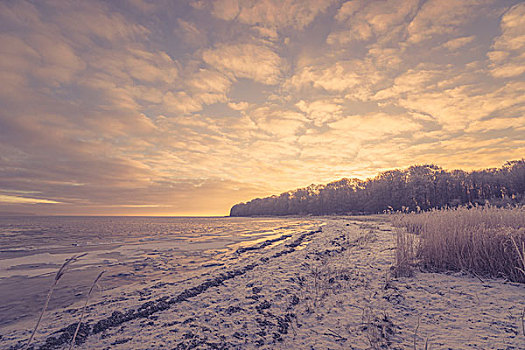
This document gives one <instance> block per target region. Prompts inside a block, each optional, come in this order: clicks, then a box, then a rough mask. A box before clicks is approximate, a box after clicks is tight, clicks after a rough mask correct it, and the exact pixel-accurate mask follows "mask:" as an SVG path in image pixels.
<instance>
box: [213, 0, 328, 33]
mask: <svg viewBox="0 0 525 350" xmlns="http://www.w3.org/2000/svg"><path fill="white" fill-rule="evenodd" d="M332 3H334V1H333V0H325V1H318V0H284V1H282V0H261V1H250V0H215V1H214V2H213V5H212V14H213V15H214V16H216V17H218V18H220V19H223V20H228V21H229V20H233V19H236V20H238V21H239V22H241V23H245V24H250V25H260V24H262V25H264V26H267V27H272V28H276V29H279V30H281V29H284V28H286V27H292V28H294V29H296V30H302V29H304V27H306V26H307V25H309V24H310V23H312V21H313V20H314V19H315V17H316V16H317V15H318V14H319V13H322V12H324V11H326V9H327V8H328V7H329V6H330V5H331V4H332Z"/></svg>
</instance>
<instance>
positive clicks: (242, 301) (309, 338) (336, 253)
mask: <svg viewBox="0 0 525 350" xmlns="http://www.w3.org/2000/svg"><path fill="white" fill-rule="evenodd" d="M321 221H323V224H321V225H319V228H315V229H309V230H301V229H297V230H294V231H293V233H292V234H290V233H288V232H286V233H284V232H283V233H282V234H281V235H277V236H272V237H271V238H266V239H264V240H260V241H258V242H255V243H253V244H252V245H248V246H242V247H239V248H237V249H236V252H235V254H234V256H232V257H231V258H230V259H229V260H228V263H226V264H222V265H219V266H210V267H209V269H207V270H206V271H204V272H203V273H202V274H198V275H189V276H188V277H186V278H180V279H178V280H177V278H176V276H172V278H171V279H169V281H168V279H165V280H162V279H161V280H158V281H155V282H152V283H149V284H148V283H144V284H140V285H136V284H130V285H122V286H121V287H118V288H113V289H108V290H105V291H101V292H98V293H97V295H96V297H94V298H93V301H92V302H90V305H89V306H88V310H87V315H86V319H85V320H86V323H87V326H86V327H83V328H81V332H80V334H79V338H78V339H79V340H81V342H82V344H80V345H77V346H76V348H78V349H158V348H166V349H192V348H197V349H227V348H228V349H251V348H254V349H255V348H263V349H370V348H392V349H396V348H397V349H407V348H414V346H416V347H417V348H424V347H425V343H427V344H428V346H429V348H432V349H448V348H451V349H468V348H478V349H479V348H482V349H520V348H523V344H525V336H524V335H523V333H522V332H523V329H522V327H523V326H522V325H523V310H524V308H525V286H524V285H520V284H517V283H509V282H505V281H503V280H484V279H483V280H480V279H478V278H476V277H473V276H468V275H462V274H459V273H455V274H435V273H424V272H416V273H415V275H414V276H412V277H402V278H394V277H393V276H392V272H391V266H392V265H393V264H394V247H395V231H394V230H395V229H394V228H393V227H392V226H391V225H390V223H389V222H388V221H387V220H386V219H385V218H384V217H380V216H376V217H326V218H322V220H321ZM81 304H82V299H79V300H78V302H76V303H75V304H73V305H71V306H68V307H65V308H58V309H54V310H52V311H50V312H49V313H48V314H47V315H46V316H45V320H44V322H43V324H42V326H41V328H40V329H39V331H38V333H37V335H36V342H35V349H39V348H40V349H53V348H63V347H64V346H65V345H66V343H67V341H68V340H69V339H70V338H71V334H72V331H71V328H72V327H71V326H70V325H73V324H74V323H75V322H77V321H78V318H79V312H80V308H81ZM33 324H34V319H27V318H26V319H23V320H21V321H19V322H17V323H12V324H9V325H8V326H5V327H3V328H1V329H0V334H1V335H2V338H1V339H0V345H1V347H2V348H8V349H9V348H12V349H17V348H21V346H22V345H23V344H24V341H25V340H27V338H28V337H29V334H30V329H31V328H32V327H33ZM67 326H70V327H69V328H68V327H67ZM73 331H74V328H73Z"/></svg>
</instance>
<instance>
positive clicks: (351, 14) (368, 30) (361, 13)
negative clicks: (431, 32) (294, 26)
mask: <svg viewBox="0 0 525 350" xmlns="http://www.w3.org/2000/svg"><path fill="white" fill-rule="evenodd" d="M417 6H418V1H415V0H389V1H368V2H367V1H362V0H354V1H348V2H345V3H344V4H343V5H342V6H341V8H340V9H339V10H338V12H337V14H336V15H335V19H337V20H338V21H339V22H340V23H343V26H344V28H345V29H344V30H340V31H334V32H332V33H330V35H328V37H327V43H328V44H331V45H346V44H348V43H350V42H352V41H361V40H368V39H370V38H372V36H377V37H379V36H382V35H385V34H387V33H388V32H391V31H392V30H393V29H394V28H395V27H397V26H399V25H402V24H404V22H405V21H406V19H407V18H408V17H409V16H411V15H412V14H413V13H414V12H415V11H416V9H417Z"/></svg>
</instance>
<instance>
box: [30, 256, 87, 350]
mask: <svg viewBox="0 0 525 350" xmlns="http://www.w3.org/2000/svg"><path fill="white" fill-rule="evenodd" d="M86 254H87V253H84V254H80V255H73V256H72V257H71V258H69V259H66V261H64V263H63V264H62V266H61V267H60V268H59V269H58V271H57V273H56V275H55V279H54V280H53V284H52V285H51V288H50V289H49V292H48V293H47V298H46V301H45V302H44V307H43V308H42V311H41V312H40V316H39V317H38V320H37V322H36V325H35V328H34V329H33V332H32V333H31V337H29V340H28V341H27V344H26V346H25V349H28V348H29V346H30V345H31V342H32V341H33V338H34V337H35V334H36V331H37V329H38V326H39V325H40V322H41V321H42V317H44V313H45V312H46V309H47V306H48V305H49V300H51V295H52V294H53V291H54V290H55V287H56V286H57V284H58V281H60V279H61V278H62V276H63V275H64V273H65V272H66V269H67V267H68V266H69V265H70V264H72V263H74V262H75V261H77V260H78V259H80V258H81V257H83V256H85V255H86Z"/></svg>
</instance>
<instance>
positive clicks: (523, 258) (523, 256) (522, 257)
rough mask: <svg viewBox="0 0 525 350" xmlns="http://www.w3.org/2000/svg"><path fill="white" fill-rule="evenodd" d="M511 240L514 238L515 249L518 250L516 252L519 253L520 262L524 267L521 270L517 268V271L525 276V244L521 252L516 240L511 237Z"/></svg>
mask: <svg viewBox="0 0 525 350" xmlns="http://www.w3.org/2000/svg"><path fill="white" fill-rule="evenodd" d="M511 238H512V243H513V244H514V248H515V249H516V252H517V253H518V257H519V260H520V262H521V266H522V267H521V268H520V267H517V269H518V270H519V271H521V272H522V273H523V274H524V275H525V242H523V243H522V245H521V251H520V248H519V247H518V243H516V240H515V239H514V237H511Z"/></svg>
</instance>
